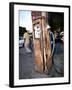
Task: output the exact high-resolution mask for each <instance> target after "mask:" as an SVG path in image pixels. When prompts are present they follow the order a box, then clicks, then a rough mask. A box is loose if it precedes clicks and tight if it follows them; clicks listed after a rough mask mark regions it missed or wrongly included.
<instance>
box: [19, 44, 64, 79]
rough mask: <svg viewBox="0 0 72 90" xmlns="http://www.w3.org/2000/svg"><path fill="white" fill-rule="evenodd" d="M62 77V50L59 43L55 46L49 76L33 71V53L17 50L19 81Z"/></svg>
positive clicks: (23, 49)
mask: <svg viewBox="0 0 72 90" xmlns="http://www.w3.org/2000/svg"><path fill="white" fill-rule="evenodd" d="M63 76H64V49H63V45H62V44H61V43H57V44H56V46H55V52H54V56H53V64H52V69H51V72H50V73H49V74H47V73H39V72H36V71H35V69H34V52H33V51H32V52H31V53H27V52H26V51H25V48H24V47H23V48H19V79H32V78H49V77H63Z"/></svg>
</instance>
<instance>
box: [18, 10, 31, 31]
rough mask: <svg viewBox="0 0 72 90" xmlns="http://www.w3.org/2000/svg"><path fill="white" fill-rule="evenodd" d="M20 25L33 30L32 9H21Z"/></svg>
mask: <svg viewBox="0 0 72 90" xmlns="http://www.w3.org/2000/svg"><path fill="white" fill-rule="evenodd" d="M19 26H22V27H26V29H27V30H30V32H32V17H31V11H25V10H24V11H19Z"/></svg>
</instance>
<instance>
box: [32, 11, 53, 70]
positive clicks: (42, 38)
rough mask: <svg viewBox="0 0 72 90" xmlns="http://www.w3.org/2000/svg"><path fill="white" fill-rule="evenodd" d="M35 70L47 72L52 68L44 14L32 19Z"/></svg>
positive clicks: (48, 36)
mask: <svg viewBox="0 0 72 90" xmlns="http://www.w3.org/2000/svg"><path fill="white" fill-rule="evenodd" d="M32 24H33V45H34V57H35V70H36V71H38V72H45V71H46V72H49V71H50V69H51V66H52V59H51V47H50V34H49V32H48V30H47V29H46V13H45V12H41V15H40V16H38V17H37V16H36V18H34V19H32Z"/></svg>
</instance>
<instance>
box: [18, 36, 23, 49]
mask: <svg viewBox="0 0 72 90" xmlns="http://www.w3.org/2000/svg"><path fill="white" fill-rule="evenodd" d="M21 47H24V39H23V37H22V36H20V37H19V48H21Z"/></svg>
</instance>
